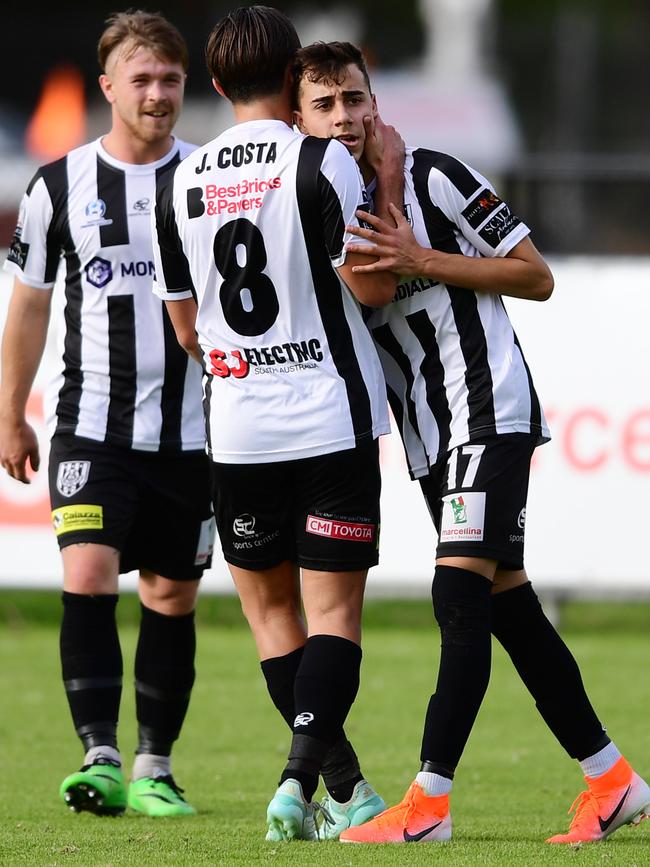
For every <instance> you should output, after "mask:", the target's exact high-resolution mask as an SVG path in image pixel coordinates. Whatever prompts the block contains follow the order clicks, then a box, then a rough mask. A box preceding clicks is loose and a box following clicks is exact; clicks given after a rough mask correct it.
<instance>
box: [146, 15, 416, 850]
mask: <svg viewBox="0 0 650 867" xmlns="http://www.w3.org/2000/svg"><path fill="white" fill-rule="evenodd" d="M298 47H299V41H298V36H297V34H296V31H295V29H294V27H293V25H292V24H291V22H290V21H289V20H288V19H287V18H286V16H285V15H283V14H282V13H281V12H279V11H278V10H277V9H272V8H269V7H264V6H251V7H245V8H238V9H236V10H234V11H232V12H231V13H229V14H228V15H226V16H225V17H224V18H222V19H221V20H220V21H219V22H218V24H217V25H216V26H215V28H214V29H213V31H212V33H211V34H210V37H209V39H208V43H207V48H206V58H207V64H208V70H209V72H210V75H211V76H212V79H213V82H214V86H215V88H216V89H217V91H218V92H219V93H221V94H222V95H224V96H225V97H226V98H227V99H229V100H230V102H231V103H232V105H233V110H234V116H235V126H233V127H232V128H230V129H228V130H226V131H224V132H223V133H222V134H221V135H220V136H219V137H218V138H216V139H215V140H214V141H211V142H209V143H208V144H206V145H205V146H204V147H202V148H200V149H198V150H197V151H195V152H194V153H193V154H192V155H191V156H190V157H189V158H187V159H186V160H185V161H184V162H183V163H181V164H180V165H179V166H178V167H177V169H176V170H175V172H174V175H173V177H170V178H168V180H167V182H166V183H165V184H164V185H163V186H162V188H161V189H160V190H159V194H158V198H157V205H156V219H157V237H158V249H156V251H155V255H156V275H157V277H156V291H157V292H158V294H159V296H160V297H161V298H163V299H165V301H166V303H167V309H168V311H169V314H170V317H171V319H172V322H173V323H174V327H175V328H176V332H177V335H178V337H179V341H180V343H181V345H183V346H184V347H185V348H186V350H187V351H188V352H189V353H190V354H191V355H192V356H193V357H195V358H196V359H197V360H202V361H203V363H204V365H205V370H206V378H205V383H204V390H205V395H206V399H207V402H208V449H209V452H210V454H211V456H212V460H213V461H214V464H213V470H214V489H215V492H216V494H215V512H216V516H217V527H218V530H219V534H220V537H221V544H222V548H223V551H224V556H225V558H226V560H227V562H228V564H229V566H230V570H231V572H232V575H233V579H234V582H235V584H236V587H237V590H238V592H239V595H240V598H241V601H242V607H243V610H244V613H245V615H246V617H247V618H248V621H249V623H250V625H251V627H252V631H253V634H254V637H255V640H256V643H257V648H258V652H259V655H260V658H261V660H262V669H263V671H264V675H265V677H266V679H267V683H268V686H269V691H270V694H271V698H272V699H273V701H274V703H275V704H276V706H277V707H278V709H279V710H280V712H281V713H282V715H283V716H284V718H285V719H286V720H287V722H289V724H290V725H291V727H292V730H293V737H292V742H291V749H290V754H289V761H288V763H287V765H286V767H285V769H284V770H283V772H282V775H281V778H280V785H279V788H278V790H277V793H276V795H275V796H274V797H273V799H272V800H271V802H270V805H269V808H268V813H267V821H268V825H269V830H268V833H267V839H269V840H281V839H292V838H303V839H314V838H315V836H316V832H315V828H314V815H313V807H312V805H311V800H312V797H313V794H314V792H315V790H316V787H317V784H318V775H319V772H322V773H323V775H324V776H325V782H326V785H327V786H328V789H329V791H330V793H332V791H334V793H335V795H336V799H337V801H339V802H346V801H349V800H350V801H352V803H351V804H349V805H348V806H349V807H350V811H349V814H348V816H347V817H344V818H345V821H347V819H348V818H349V819H350V822H351V821H353V820H354V821H362V820H363V819H364V818H368V817H369V816H371V815H374V814H375V813H376V812H378V811H379V810H380V809H382V808H383V805H382V803H381V799H379V798H378V796H377V795H376V794H375V793H374V792H373V791H372V789H371V788H370V787H369V786H368V785H367V784H366V783H365V781H364V780H363V779H362V777H361V775H360V772H359V768H358V764H356V757H354V754H353V753H351V750H350V748H349V746H348V745H347V744H346V742H345V739H344V735H343V724H344V722H345V719H346V717H347V714H348V712H349V710H350V707H351V705H352V703H353V701H354V698H355V696H356V693H357V690H358V686H359V670H360V663H361V647H360V617H361V605H362V599H363V591H364V584H365V579H366V574H367V570H368V567H370V566H372V565H373V564H375V563H376V562H377V546H378V532H379V488H380V476H379V465H378V443H377V438H378V436H379V435H381V434H383V433H386V432H387V431H388V418H387V405H386V399H385V389H384V384H383V376H382V372H381V366H380V364H379V360H378V358H377V353H376V351H375V349H374V347H373V344H372V339H371V337H370V334H369V332H368V331H367V329H366V328H365V326H364V324H363V320H362V316H361V312H360V307H359V304H358V301H361V302H363V303H364V304H367V305H369V306H371V307H373V306H380V305H382V304H386V303H387V302H388V301H389V300H390V299H391V298H392V297H393V295H394V292H395V286H396V280H395V278H394V277H393V276H392V275H390V274H387V273H386V274H381V275H378V276H379V279H377V277H375V276H373V277H371V278H367V277H365V276H364V275H359V276H357V275H355V274H354V273H353V271H352V267H353V266H354V265H355V264H362V263H368V262H370V261H372V260H371V259H370V258H369V257H367V256H365V255H363V254H360V253H357V254H355V255H354V256H351V255H348V254H347V253H346V251H345V243H346V241H348V240H351V239H352V236H351V235H350V234H349V233H346V232H345V226H346V223H351V224H353V225H354V224H356V223H357V221H356V217H355V211H356V209H357V207H358V206H359V205H361V204H362V203H363V201H364V190H363V185H362V182H361V176H360V174H359V170H358V168H357V166H356V164H355V162H354V160H353V159H351V158H350V155H349V153H348V152H347V150H346V149H345V147H343V146H342V145H341V144H340V143H339V142H334V141H330V142H328V141H323V140H320V139H315V138H309V137H305V136H303V135H301V134H299V133H297V132H295V131H294V130H293V129H292V128H291V121H292V94H291V62H292V60H293V56H294V53H295V51H296V49H297V48H298ZM391 178H393V179H394V186H393V187H392V188H391V186H390V184H391ZM379 181H380V184H379V185H380V188H382V189H383V191H384V192H385V193H386V201H388V200H389V198H390V197H391V196H392V195H397V196H401V186H402V183H403V172H402V167H401V158H400V161H395V165H394V166H393V168H392V173H391V170H390V167H389V166H386V167H385V172H384V176H383V177H381V178H380V179H379ZM386 216H388V213H387V212H386ZM195 298H196V300H195ZM197 305H198V310H197ZM197 333H198V338H197ZM299 569H301V570H302V601H303V603H304V608H305V614H306V620H307V631H306V629H305V624H304V623H303V620H302V617H301V614H300V583H299V581H300V576H299ZM354 764H356V768H355V767H351V765H354ZM352 812H354V814H355V815H354V816H352ZM357 813H358V815H357ZM350 822H348V824H349V823H350Z"/></svg>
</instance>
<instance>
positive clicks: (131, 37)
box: [97, 9, 189, 72]
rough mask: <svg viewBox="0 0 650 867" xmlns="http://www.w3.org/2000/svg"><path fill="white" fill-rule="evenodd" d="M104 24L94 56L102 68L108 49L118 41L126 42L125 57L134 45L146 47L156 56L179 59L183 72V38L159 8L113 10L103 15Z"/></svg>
mask: <svg viewBox="0 0 650 867" xmlns="http://www.w3.org/2000/svg"><path fill="white" fill-rule="evenodd" d="M106 25H107V27H106V29H105V30H104V32H103V33H102V35H101V37H100V40H99V43H98V45H97V58H98V60H99V65H100V67H101V68H102V71H104V70H105V69H106V61H107V60H108V58H109V57H110V55H111V53H112V52H113V51H114V50H115V49H116V48H117V47H118V46H119V45H122V44H123V43H128V53H127V54H126V57H127V58H128V57H130V56H131V55H132V54H134V53H135V52H136V51H137V49H138V48H146V49H148V50H149V51H151V52H152V53H153V54H155V55H156V57H160V58H164V59H165V60H168V61H171V62H172V63H180V64H181V66H182V67H183V69H184V70H185V71H186V72H187V68H188V66H189V54H188V51H187V45H186V43H185V40H184V39H183V37H182V36H181V34H180V33H179V31H178V30H177V29H176V27H174V25H173V24H172V23H171V22H170V21H168V20H167V19H166V18H165V16H164V15H161V14H160V13H159V12H144V11H143V10H142V9H127V11H126V12H115V13H113V15H111V16H110V17H109V18H107V19H106Z"/></svg>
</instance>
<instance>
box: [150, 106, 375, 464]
mask: <svg viewBox="0 0 650 867" xmlns="http://www.w3.org/2000/svg"><path fill="white" fill-rule="evenodd" d="M364 202H365V189H364V187H363V183H362V181H361V176H360V174H359V170H358V168H357V166H356V164H355V162H354V160H353V158H352V157H351V156H350V154H349V153H348V151H347V150H346V149H345V147H344V146H343V145H341V143H340V142H337V141H334V140H330V141H328V140H325V139H315V138H309V137H305V136H303V135H301V134H300V133H296V132H294V131H293V130H292V129H290V128H289V127H288V126H287V125H286V124H285V123H282V122H281V121H272V120H256V121H250V122H247V123H241V124H238V125H237V126H235V127H233V128H231V129H228V130H226V131H225V132H224V133H222V135H220V136H219V137H218V138H216V139H215V140H214V141H212V142H209V143H208V144H207V145H205V146H204V147H202V148H200V149H198V150H196V151H195V152H194V153H193V154H192V155H191V156H190V157H188V158H187V159H186V160H184V161H183V162H182V163H181V164H180V165H179V166H178V167H177V168H176V169H175V171H174V175H173V178H172V177H169V178H168V179H167V181H166V182H165V184H163V185H162V186H161V188H160V189H159V195H158V199H157V205H156V220H157V240H158V249H155V250H154V256H155V263H156V278H157V279H156V288H155V291H156V292H157V293H158V295H159V296H160V297H161V298H164V299H166V300H169V301H173V300H174V299H176V300H182V299H185V298H190V297H192V295H193V293H196V298H197V301H198V316H197V324H196V330H197V333H198V336H199V342H200V344H201V348H202V352H203V356H204V362H205V368H206V382H205V386H204V390H205V394H206V397H207V398H208V400H209V423H208V448H209V450H210V452H211V454H212V457H213V459H214V460H215V461H218V462H222V463H256V462H260V463H268V462H272V461H282V460H295V459H298V458H306V457H311V456H314V455H320V454H328V453H330V452H335V451H341V450H343V449H349V448H353V447H354V446H355V445H356V444H358V443H359V442H361V441H363V440H364V439H366V438H371V437H372V438H376V437H377V436H378V435H380V434H382V433H387V432H388V429H389V423H388V417H387V413H388V407H387V404H386V391H385V386H384V379H383V375H382V371H381V365H380V364H379V359H378V357H377V353H376V351H375V348H374V346H373V342H372V339H371V337H370V334H369V332H368V331H367V329H366V328H365V326H364V323H363V317H362V314H361V309H360V306H359V304H358V303H357V301H356V300H355V298H354V297H353V295H352V294H351V292H350V290H349V289H348V287H347V286H346V285H345V284H344V283H343V281H342V280H341V279H340V278H339V276H338V274H337V272H336V270H335V268H337V267H339V266H340V265H341V264H343V262H344V261H345V243H346V242H347V241H348V240H351V239H352V236H351V235H350V234H349V233H347V232H346V231H345V226H346V224H348V225H349V224H358V223H357V220H356V217H355V210H356V208H357V207H359V206H360V205H361V204H363V203H364Z"/></svg>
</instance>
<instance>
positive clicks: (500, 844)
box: [0, 592, 650, 867]
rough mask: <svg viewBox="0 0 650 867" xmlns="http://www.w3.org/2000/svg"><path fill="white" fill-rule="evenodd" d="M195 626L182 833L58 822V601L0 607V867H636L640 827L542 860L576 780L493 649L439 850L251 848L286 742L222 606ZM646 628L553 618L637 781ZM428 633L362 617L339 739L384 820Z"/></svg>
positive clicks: (647, 689) (206, 603)
mask: <svg viewBox="0 0 650 867" xmlns="http://www.w3.org/2000/svg"><path fill="white" fill-rule="evenodd" d="M37 596H38V599H37ZM121 608H122V609H123V610H122V613H121V619H122V629H121V634H122V644H123V652H124V659H125V669H126V670H127V671H128V669H129V668H130V667H131V666H132V660H133V652H134V647H135V640H136V631H135V617H136V613H137V605H136V604H135V603H134V601H133V600H130V599H124V600H123V602H122V603H121ZM201 608H202V611H201V617H200V621H201V626H200V632H199V654H198V660H197V672H198V677H197V683H196V686H195V690H194V696H193V700H192V705H191V708H190V712H189V715H188V719H187V722H186V726H185V730H184V733H183V736H182V738H181V740H180V741H179V743H178V745H177V748H176V750H175V764H174V770H175V774H176V776H177V778H178V780H179V782H180V784H181V785H183V786H185V788H186V789H187V796H188V798H189V799H190V800H191V802H192V803H193V804H195V805H196V806H197V807H198V809H199V815H198V816H196V817H194V818H192V819H187V820H165V819H163V820H151V819H147V818H144V817H139V816H135V815H127V816H125V817H122V818H119V819H98V818H96V817H94V816H90V815H87V814H82V815H73V814H72V813H69V812H67V811H66V810H65V808H64V806H63V804H62V803H61V802H60V801H59V800H58V797H57V789H58V786H59V783H60V781H61V780H62V779H63V777H64V776H65V775H66V774H68V773H70V772H71V771H72V770H74V769H76V768H77V767H78V766H79V764H80V759H81V751H80V747H79V744H78V742H77V740H76V738H75V736H74V734H73V732H72V727H71V724H70V720H69V715H68V709H67V705H66V702H65V697H64V694H63V690H62V687H61V684H60V674H59V661H58V650H57V626H56V618H57V616H58V601H57V599H56V595H52V594H36V595H34V594H16V593H9V592H3V593H0V660H2V665H1V666H0V696H1V699H0V701H1V707H0V755H1V756H2V766H1V773H0V864H2V865H13V864H16V865H18V864H29V865H67V864H70V865H84V867H86V865H102V867H108V865H113V867H118V865H138V867H140V865H168V864H169V865H172V864H173V865H248V864H268V865H276V864H277V865H289V864H291V865H370V864H372V865H384V864H395V865H397V864H400V865H402V864H404V865H410V864H432V863H436V862H440V863H441V864H445V865H478V864H482V865H483V864H485V865H503V864H506V863H507V864H509V865H513V867H515V865H517V867H518V865H536V864H549V865H550V864H552V865H555V864H572V865H574V864H577V863H579V864H580V865H592V864H598V865H603V864H604V865H625V867H632V865H638V867H641V865H646V864H648V863H650V827H647V828H646V827H644V825H642V826H641V827H640V828H639V829H628V828H625V829H622V830H621V831H619V832H617V833H616V834H615V835H614V836H613V837H612V838H611V839H610V840H609V841H608V842H607V843H605V844H604V845H600V846H583V847H582V848H581V849H579V850H574V849H571V848H565V847H561V848H551V847H549V846H546V845H545V844H544V843H543V840H544V838H545V837H546V836H548V835H549V834H550V833H555V832H557V831H559V830H562V829H564V828H565V827H567V822H568V817H567V816H566V813H565V811H566V810H567V808H568V807H569V805H570V804H571V802H572V800H573V798H574V797H575V795H576V794H577V793H578V791H579V790H580V787H581V785H580V784H581V778H580V775H579V772H578V769H577V766H576V765H575V764H574V763H572V762H571V761H570V760H569V759H567V758H566V756H565V755H564V754H563V752H562V751H561V750H560V748H559V747H558V746H557V745H556V743H555V741H554V740H553V738H552V737H551V736H550V734H549V733H548V731H547V730H546V729H545V727H544V726H543V724H542V723H541V721H540V719H539V717H538V716H537V714H536V711H535V709H534V707H533V705H532V702H531V700H530V698H529V696H528V695H527V693H526V692H525V690H524V689H523V687H522V686H521V684H520V683H519V681H518V679H517V678H516V676H515V674H514V672H513V670H512V667H511V665H510V663H509V661H508V660H507V658H506V657H505V656H504V655H503V653H502V652H501V650H500V649H499V648H495V655H494V665H493V675H492V681H491V684H490V689H489V691H488V695H487V697H486V700H485V702H484V705H483V707H482V709H481V712H480V715H479V718H478V720H477V723H476V726H475V729H474V732H473V734H472V738H471V740H470V743H469V745H468V748H467V750H466V752H465V755H464V757H463V761H462V763H461V766H460V768H459V770H458V773H457V775H456V781H455V787H454V794H453V802H452V803H453V818H454V839H453V841H452V842H451V843H449V844H444V845H442V844H441V845H435V844H433V845H421V846H399V847H356V846H355V847H351V846H343V845H341V844H336V843H322V844H321V843H319V844H313V843H312V844H307V843H294V844H284V845H278V844H267V843H265V842H264V839H263V837H264V832H265V825H264V816H265V810H266V804H267V802H268V800H269V798H270V797H271V795H272V794H273V791H274V789H275V786H276V781H277V777H278V774H279V772H280V770H281V768H282V765H283V761H284V757H285V755H286V750H287V746H288V740H289V738H288V731H287V730H286V729H285V727H284V724H282V723H281V721H280V720H279V718H278V716H277V713H276V711H275V710H274V709H273V707H272V706H271V704H270V701H269V700H268V697H267V695H266V691H265V688H264V685H263V679H262V677H261V674H260V671H259V666H258V663H257V660H256V657H255V652H254V649H253V644H252V641H251V639H250V636H249V635H248V633H247V631H246V630H245V629H243V628H241V615H240V613H239V610H238V606H237V604H236V602H235V601H233V600H215V599H211V600H209V599H204V600H202V603H201ZM608 611H609V614H610V617H609V618H608V616H607V613H608ZM649 614H650V612H649V611H648V607H647V606H645V607H644V606H633V607H630V608H629V609H628V610H627V613H626V609H625V608H612V607H610V606H600V607H598V606H595V607H593V606H591V607H590V606H577V607H575V606H569V607H568V608H567V610H566V613H565V623H566V628H565V633H566V636H567V639H568V641H569V644H570V646H571V647H572V649H573V651H574V653H575V654H576V656H577V658H578V660H579V661H580V664H581V667H582V671H583V676H584V678H585V681H586V683H587V686H588V690H589V692H590V695H591V697H592V700H593V702H594V704H595V706H596V708H597V710H598V712H599V714H600V716H601V718H602V719H603V721H604V722H605V723H606V725H607V727H608V730H609V732H610V734H611V735H612V736H613V737H614V738H615V740H616V742H617V744H618V745H619V747H620V748H621V749H622V750H623V751H624V752H625V753H626V754H627V755H628V757H629V758H630V759H631V760H632V761H633V762H634V763H635V764H636V765H637V766H638V770H639V771H640V772H642V773H644V774H646V775H650V726H648V715H649V709H650V678H648V676H647V666H646V660H647V653H648V645H647V635H648V632H647V627H648V622H649V621H650V616H649ZM390 622H393V623H396V624H398V625H395V626H391V625H389V623H390ZM429 623H430V615H429V614H428V612H427V603H426V602H420V603H416V602H407V603H385V602H372V603H370V604H369V606H368V614H367V618H366V632H365V636H364V648H365V649H364V663H363V672H362V688H361V691H360V694H359V698H358V700H357V703H356V705H355V707H354V709H353V711H352V713H351V716H350V719H349V722H348V725H347V731H348V734H349V736H350V738H351V740H352V741H353V742H354V743H355V745H356V748H357V751H358V753H359V755H360V758H361V761H362V765H363V767H364V769H365V772H366V774H367V775H368V777H369V778H370V780H371V782H372V783H373V785H375V786H376V787H377V788H378V789H379V790H380V791H381V792H382V794H383V795H384V797H385V798H386V799H387V800H388V801H391V802H395V801H396V800H399V799H400V798H401V797H402V795H403V793H404V791H405V789H406V787H407V786H408V784H409V782H410V781H411V779H412V778H413V775H414V773H415V771H416V770H417V756H418V751H419V745H420V735H421V726H422V719H423V714H424V709H425V707H426V703H427V700H428V696H429V694H430V693H431V691H432V689H433V678H434V673H435V669H436V665H437V658H438V643H439V639H438V635H437V632H436V631H435V630H434V629H432V628H430V626H429ZM594 624H596V627H595V628H594ZM125 680H128V678H125ZM134 739H135V724H134V711H133V698H132V694H131V690H130V689H125V694H124V699H123V707H122V723H121V748H122V751H123V754H124V756H125V757H126V758H128V757H129V756H130V755H131V754H132V752H133V749H134V746H135V742H134ZM645 824H646V825H650V822H648V823H645Z"/></svg>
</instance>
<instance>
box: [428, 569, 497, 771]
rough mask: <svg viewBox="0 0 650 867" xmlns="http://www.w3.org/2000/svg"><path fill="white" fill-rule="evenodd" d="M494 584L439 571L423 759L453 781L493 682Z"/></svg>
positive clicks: (467, 574)
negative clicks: (436, 652) (436, 657)
mask: <svg viewBox="0 0 650 867" xmlns="http://www.w3.org/2000/svg"><path fill="white" fill-rule="evenodd" d="M490 588H491V582H490V581H489V580H488V579H487V578H484V577H483V576H482V575H479V574H477V573H476V572H470V571H469V570H467V569H457V568H455V567H453V566H437V567H436V572H435V576H434V579H433V585H432V596H433V610H434V613H435V616H436V620H437V621H438V625H439V626H440V637H441V652H440V668H439V669H438V683H437V684H436V691H435V693H434V694H433V695H432V696H431V699H430V700H429V707H428V709H427V715H426V720H425V724H424V734H423V737H422V750H421V754H420V758H421V760H422V761H423V762H427V763H428V765H429V766H430V767H428V769H429V770H434V771H435V772H437V773H439V774H442V775H443V776H447V777H450V778H452V777H453V775H454V771H455V769H456V765H457V764H458V762H459V760H460V757H461V755H462V752H463V749H464V748H465V744H466V743H467V739H468V737H469V734H470V732H471V730H472V726H473V725H474V720H475V719H476V715H477V713H478V710H479V708H480V706H481V702H482V701H483V696H484V695H485V690H486V689H487V685H488V682H489V679H490V664H491V656H492V644H491V642H492V638H491V635H490Z"/></svg>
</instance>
